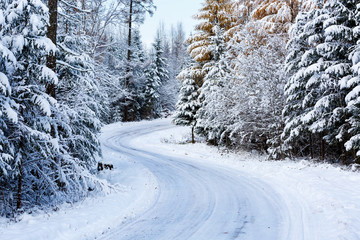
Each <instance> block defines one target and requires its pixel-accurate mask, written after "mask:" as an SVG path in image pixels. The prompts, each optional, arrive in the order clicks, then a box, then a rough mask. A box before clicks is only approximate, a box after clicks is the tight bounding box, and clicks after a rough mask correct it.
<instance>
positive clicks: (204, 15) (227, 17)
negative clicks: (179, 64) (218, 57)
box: [187, 0, 236, 64]
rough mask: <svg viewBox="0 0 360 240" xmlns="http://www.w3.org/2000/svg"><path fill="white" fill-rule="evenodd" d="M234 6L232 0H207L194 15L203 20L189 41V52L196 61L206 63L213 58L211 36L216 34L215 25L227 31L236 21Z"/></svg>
mask: <svg viewBox="0 0 360 240" xmlns="http://www.w3.org/2000/svg"><path fill="white" fill-rule="evenodd" d="M232 6H233V4H232V1H231V0H205V3H204V4H203V7H202V8H201V9H200V12H199V13H198V14H196V15H195V16H194V18H195V19H197V20H201V21H202V22H201V23H199V24H198V25H197V26H196V27H195V30H196V33H195V34H194V35H193V36H190V37H189V39H188V41H187V42H188V43H189V47H188V52H189V54H190V56H191V57H192V58H193V59H194V60H195V61H197V62H199V63H201V64H204V63H206V62H208V61H210V60H211V58H212V54H211V52H210V51H209V45H211V44H212V42H211V40H210V38H211V37H212V36H214V35H215V32H214V27H215V26H219V27H220V28H221V29H223V30H224V31H227V30H229V29H230V28H231V27H233V25H234V24H235V23H236V18H235V17H234V15H233V14H232V11H233V8H232ZM225 41H226V39H225Z"/></svg>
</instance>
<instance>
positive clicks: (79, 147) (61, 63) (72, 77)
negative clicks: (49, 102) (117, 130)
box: [57, 33, 101, 169]
mask: <svg viewBox="0 0 360 240" xmlns="http://www.w3.org/2000/svg"><path fill="white" fill-rule="evenodd" d="M86 43H87V38H86V36H81V35H73V34H71V33H69V34H62V35H59V37H58V48H59V54H58V61H57V62H58V76H59V84H58V86H57V100H58V102H59V103H61V104H62V105H63V107H62V110H63V112H66V114H67V115H68V117H69V125H70V128H71V131H72V133H71V134H72V137H71V138H68V139H67V146H68V152H69V153H70V154H71V156H72V157H74V158H76V159H78V160H79V163H81V165H82V166H84V167H86V168H88V169H90V168H91V167H93V166H94V165H95V163H96V161H97V158H98V157H99V156H100V155H101V149H100V143H99V141H98V135H99V133H100V129H101V122H100V120H99V118H100V112H101V109H100V107H99V105H100V103H99V100H100V97H99V96H100V93H99V86H98V83H97V82H96V79H95V76H94V62H93V60H92V59H91V58H90V56H89V55H87V54H86V53H85V49H86V46H88V45H87V44H86Z"/></svg>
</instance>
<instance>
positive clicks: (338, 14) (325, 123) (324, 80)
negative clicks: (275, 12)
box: [303, 0, 356, 159]
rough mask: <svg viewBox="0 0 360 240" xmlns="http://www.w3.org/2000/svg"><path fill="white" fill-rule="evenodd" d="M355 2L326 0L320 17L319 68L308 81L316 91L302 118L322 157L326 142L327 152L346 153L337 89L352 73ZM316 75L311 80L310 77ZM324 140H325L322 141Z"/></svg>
mask: <svg viewBox="0 0 360 240" xmlns="http://www.w3.org/2000/svg"><path fill="white" fill-rule="evenodd" d="M355 8H356V3H355V2H354V1H341V0H329V1H327V2H326V3H325V5H324V8H323V14H322V16H321V17H320V19H319V20H317V19H315V22H317V21H321V25H322V28H323V35H324V41H323V42H321V43H319V44H317V46H316V52H317V54H318V55H319V56H321V58H320V59H319V60H318V61H317V63H316V64H317V67H318V69H317V70H315V72H314V73H313V76H312V77H311V78H310V79H309V80H308V83H307V88H308V89H311V90H313V91H318V95H317V96H316V95H315V96H311V97H310V98H309V99H308V100H309V101H307V102H312V103H313V104H311V105H310V106H311V107H312V109H311V110H310V111H309V112H308V113H307V115H306V116H305V117H304V118H303V120H304V123H305V124H308V125H309V129H310V131H311V132H312V133H314V134H319V136H320V138H321V141H322V144H321V148H320V149H321V158H322V159H324V158H325V147H326V146H325V143H327V144H329V145H331V146H332V148H331V150H330V149H329V150H328V152H329V153H335V155H337V156H338V155H340V154H345V149H344V148H343V144H344V141H346V139H347V138H348V137H347V129H348V124H347V123H346V122H345V119H346V115H347V114H346V111H345V105H346V104H345V95H346V91H345V90H341V89H340V85H341V80H342V79H343V81H346V79H348V78H349V75H350V74H351V71H350V68H351V60H350V57H349V56H350V51H349V47H351V46H353V45H354V42H353V36H352V28H353V27H354V26H355V21H354V16H353V13H354V10H355ZM314 77H315V78H317V77H318V79H317V81H316V82H314V79H313V78H314ZM324 141H325V142H324Z"/></svg>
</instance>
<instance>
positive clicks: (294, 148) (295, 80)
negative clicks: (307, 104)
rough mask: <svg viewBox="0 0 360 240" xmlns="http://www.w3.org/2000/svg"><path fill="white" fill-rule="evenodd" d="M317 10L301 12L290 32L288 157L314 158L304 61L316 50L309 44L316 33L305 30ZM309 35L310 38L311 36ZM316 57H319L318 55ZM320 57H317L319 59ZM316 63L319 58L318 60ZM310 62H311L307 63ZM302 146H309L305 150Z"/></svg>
mask: <svg viewBox="0 0 360 240" xmlns="http://www.w3.org/2000/svg"><path fill="white" fill-rule="evenodd" d="M317 12H318V11H317V10H314V11H312V12H309V13H300V14H299V15H298V17H297V18H296V21H295V23H294V25H293V26H292V28H291V29H290V40H289V42H288V44H287V57H286V60H285V70H286V72H287V75H288V76H289V78H288V81H287V83H286V85H285V96H286V100H285V106H284V109H283V116H284V119H285V127H284V131H283V133H282V139H283V141H284V147H283V150H284V151H285V152H287V153H288V154H291V153H294V154H295V155H298V156H301V155H311V157H313V153H312V136H311V133H310V132H309V130H308V129H307V128H306V127H305V125H304V124H303V123H302V118H303V116H304V114H305V111H304V108H303V101H304V98H305V96H306V91H307V90H306V84H307V79H308V78H307V77H305V76H304V71H305V69H306V67H307V64H305V63H304V62H302V61H303V60H306V57H311V56H312V55H313V54H309V53H310V52H308V54H307V55H304V54H305V52H306V51H310V49H312V50H311V51H314V49H313V48H312V47H311V45H310V44H309V42H308V38H309V36H314V37H317V35H315V34H316V33H315V32H310V31H305V25H306V24H307V23H308V21H309V20H312V18H314V16H315V14H316V13H317ZM309 34H310V35H309ZM315 56H317V55H315ZM317 58H318V56H317ZM315 60H316V59H315ZM307 62H309V61H308V60H307ZM303 146H308V147H307V148H304V149H303Z"/></svg>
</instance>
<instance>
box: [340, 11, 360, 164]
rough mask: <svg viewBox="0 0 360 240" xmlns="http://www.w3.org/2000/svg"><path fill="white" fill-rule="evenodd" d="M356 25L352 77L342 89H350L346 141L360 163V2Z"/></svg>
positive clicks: (347, 99)
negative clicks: (347, 136)
mask: <svg viewBox="0 0 360 240" xmlns="http://www.w3.org/2000/svg"><path fill="white" fill-rule="evenodd" d="M354 20H355V26H354V27H353V28H352V35H353V40H354V42H356V44H355V45H354V46H353V47H352V48H351V49H352V52H351V54H350V57H351V60H352V68H351V70H352V73H353V74H352V75H353V76H352V78H350V79H348V80H347V79H344V80H347V81H342V86H341V87H342V89H345V90H347V91H348V94H347V95H346V97H345V101H346V104H347V105H346V110H347V112H348V113H349V117H348V119H347V120H346V121H347V122H348V123H349V124H350V129H349V134H350V136H351V137H350V139H348V141H347V142H346V143H345V148H346V150H347V151H349V152H351V153H353V161H356V162H357V163H360V160H359V159H360V4H357V7H356V10H355V11H354Z"/></svg>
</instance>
